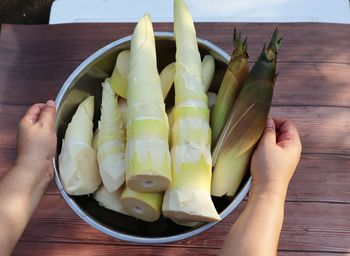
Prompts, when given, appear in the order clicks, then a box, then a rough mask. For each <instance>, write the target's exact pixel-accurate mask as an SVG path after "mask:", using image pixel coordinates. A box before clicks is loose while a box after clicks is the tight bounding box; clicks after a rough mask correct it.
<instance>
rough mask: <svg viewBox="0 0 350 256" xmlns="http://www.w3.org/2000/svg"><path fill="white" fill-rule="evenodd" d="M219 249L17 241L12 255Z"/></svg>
mask: <svg viewBox="0 0 350 256" xmlns="http://www.w3.org/2000/svg"><path fill="white" fill-rule="evenodd" d="M218 252H219V249H216V248H215V249H209V248H198V247H197V248H192V247H191V248H188V247H183V248H181V247H180V248H174V247H165V246H159V247H158V246H152V245H138V246H137V245H128V246H121V245H110V244H103V245H97V244H71V243H57V242H53V243H46V242H44V243H42V242H39V241H38V242H19V243H18V244H17V246H16V248H15V250H14V252H13V255H14V256H26V255H28V256H42V255H55V256H60V255H62V256H66V255H79V256H90V255H91V256H95V255H104V256H109V255H110V256H115V255H135V256H142V255H147V256H148V255H175V256H176V255H178V256H180V255H181V256H182V255H217V253H218ZM278 255H281V256H295V255H296V256H299V255H300V256H346V255H349V254H348V253H331V252H307V251H279V253H278Z"/></svg>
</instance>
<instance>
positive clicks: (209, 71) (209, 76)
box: [202, 55, 215, 92]
mask: <svg viewBox="0 0 350 256" xmlns="http://www.w3.org/2000/svg"><path fill="white" fill-rule="evenodd" d="M214 74H215V60H214V57H213V56H211V55H205V56H204V58H203V61H202V83H203V86H204V91H205V92H207V91H208V90H209V88H210V85H211V82H212V81H213V78H214Z"/></svg>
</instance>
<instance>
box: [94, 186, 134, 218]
mask: <svg viewBox="0 0 350 256" xmlns="http://www.w3.org/2000/svg"><path fill="white" fill-rule="evenodd" d="M123 190H124V188H123V187H121V188H120V189H118V190H117V191H114V192H113V193H109V192H108V191H107V189H106V187H105V186H103V185H102V186H101V187H100V188H99V189H98V190H97V191H96V192H95V194H94V198H95V200H96V201H97V202H98V203H99V205H100V206H102V207H105V208H106V209H109V210H112V211H115V212H119V213H122V214H125V215H129V214H128V212H127V211H126V210H125V209H124V207H123V205H122V203H121V201H120V197H121V194H122V192H123Z"/></svg>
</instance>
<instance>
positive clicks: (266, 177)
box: [251, 118, 302, 190]
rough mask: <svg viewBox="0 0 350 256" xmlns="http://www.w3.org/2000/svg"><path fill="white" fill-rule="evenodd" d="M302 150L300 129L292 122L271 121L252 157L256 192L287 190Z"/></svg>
mask: <svg viewBox="0 0 350 256" xmlns="http://www.w3.org/2000/svg"><path fill="white" fill-rule="evenodd" d="M301 149H302V146H301V142H300V138H299V134H298V130H297V128H296V126H295V125H294V124H293V123H292V122H291V121H290V120H288V119H279V118H273V119H271V118H269V119H268V120H267V124H266V128H265V130H264V133H263V135H262V137H261V139H260V141H259V144H258V146H257V148H256V150H255V152H254V154H253V157H252V162H251V172H252V177H253V189H254V188H256V187H259V188H261V189H263V190H264V189H271V188H272V189H283V190H286V189H287V187H288V184H289V181H290V179H291V178H292V176H293V174H294V171H295V169H296V167H297V165H298V162H299V159H300V154H301Z"/></svg>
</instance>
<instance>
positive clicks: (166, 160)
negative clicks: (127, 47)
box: [125, 15, 171, 192]
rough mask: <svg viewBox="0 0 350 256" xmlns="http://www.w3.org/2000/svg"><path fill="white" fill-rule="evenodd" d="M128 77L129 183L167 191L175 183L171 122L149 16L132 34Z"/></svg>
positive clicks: (141, 188)
mask: <svg viewBox="0 0 350 256" xmlns="http://www.w3.org/2000/svg"><path fill="white" fill-rule="evenodd" d="M128 80H129V86H128V92H127V102H128V123H127V146H126V154H125V159H126V163H127V171H126V184H127V186H128V187H129V188H130V189H132V190H134V191H138V192H156V191H164V190H165V189H166V188H167V187H168V186H169V184H170V182H171V163H170V152H169V147H168V133H169V124H168V117H167V115H166V112H165V104H164V100H163V94H162V89H161V85H160V78H159V75H158V71H157V59H156V49H155V39H154V33H153V27H152V23H151V19H150V17H149V15H145V16H144V17H143V18H142V19H141V20H140V21H139V23H138V24H137V25H136V28H135V30H134V33H133V36H132V40H131V51H130V68H129V77H128Z"/></svg>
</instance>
